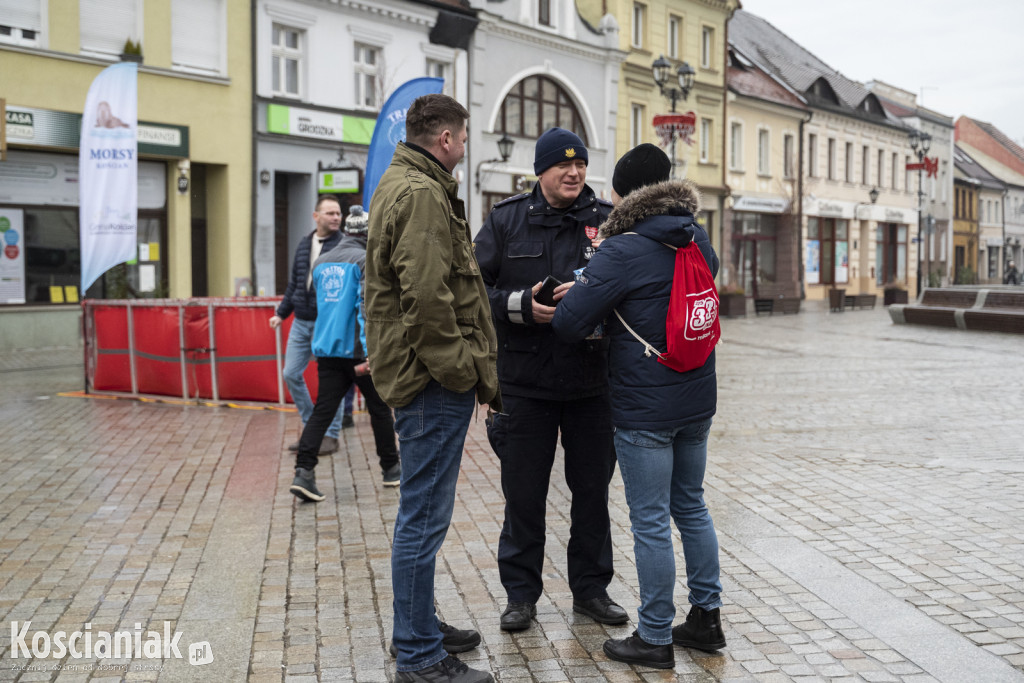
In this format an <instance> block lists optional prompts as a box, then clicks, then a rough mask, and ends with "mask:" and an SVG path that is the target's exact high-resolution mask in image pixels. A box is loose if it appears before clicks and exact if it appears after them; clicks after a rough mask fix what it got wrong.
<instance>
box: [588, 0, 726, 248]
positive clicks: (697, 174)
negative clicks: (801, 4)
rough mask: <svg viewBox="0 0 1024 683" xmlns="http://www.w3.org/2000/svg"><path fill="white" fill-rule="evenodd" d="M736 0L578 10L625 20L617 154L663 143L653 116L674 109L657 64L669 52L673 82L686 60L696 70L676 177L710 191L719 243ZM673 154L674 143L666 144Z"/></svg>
mask: <svg viewBox="0 0 1024 683" xmlns="http://www.w3.org/2000/svg"><path fill="white" fill-rule="evenodd" d="M738 5H739V3H738V2H736V0H676V1H675V2H665V1H664V0H642V1H640V0H580V1H579V2H578V6H579V10H580V13H581V14H582V16H583V17H584V18H585V19H586V20H587V21H588V22H590V23H591V24H592V25H594V26H597V25H598V24H599V23H600V22H601V19H602V15H603V14H610V15H611V16H612V17H614V18H615V21H616V22H617V23H618V25H619V48H620V49H621V50H623V51H624V52H626V53H627V57H626V59H625V61H624V62H623V64H622V71H621V75H620V80H619V93H618V115H617V119H616V135H615V139H616V147H615V158H616V159H617V158H618V157H620V156H622V155H623V154H624V153H625V152H626V151H628V150H629V149H632V148H633V147H635V146H636V145H638V144H640V143H642V142H650V143H654V144H659V143H660V142H661V141H660V140H659V139H658V136H657V134H656V133H655V129H654V124H653V118H654V116H655V115H658V114H668V113H670V111H671V107H672V101H671V100H670V99H669V98H668V97H666V96H665V95H663V94H662V92H661V90H660V89H659V87H658V85H657V84H656V83H655V81H654V76H653V73H652V68H651V67H652V64H653V63H654V61H655V60H657V59H658V58H659V57H661V56H664V57H665V59H667V60H668V61H669V62H670V64H671V67H670V69H669V81H668V83H667V85H673V84H675V82H676V78H675V74H676V70H677V68H678V67H679V66H680V65H682V64H683V63H684V62H685V63H687V64H689V65H690V66H691V67H692V68H693V70H694V72H695V75H694V84H693V88H692V89H691V91H690V92H689V93H688V94H687V97H686V99H682V98H679V99H677V101H676V102H675V110H676V112H677V113H689V112H692V113H693V118H694V125H693V132H692V133H690V135H688V136H686V137H687V139H683V140H677V141H676V143H675V153H674V154H675V162H676V166H675V177H677V178H687V179H690V180H693V181H694V182H695V183H697V185H698V186H699V187H700V189H701V192H702V193H703V195H704V211H703V212H702V215H701V216H700V218H701V223H702V224H703V225H704V226H705V227H706V228H707V230H708V233H709V234H710V235H711V239H712V243H713V244H714V245H715V247H716V248H718V247H719V246H720V244H721V235H722V232H721V217H722V209H723V205H722V202H723V199H724V197H725V195H726V188H725V182H724V177H723V172H724V165H723V155H724V138H723V135H722V127H723V121H724V115H725V72H726V66H727V61H726V45H727V44H728V38H727V35H726V25H727V22H728V20H729V17H730V16H731V15H732V13H733V12H734V11H735V10H736V8H737V7H738ZM664 149H665V152H666V153H668V154H669V155H670V156H671V155H672V149H671V148H670V147H665V148H664Z"/></svg>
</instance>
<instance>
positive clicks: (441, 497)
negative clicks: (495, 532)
mask: <svg viewBox="0 0 1024 683" xmlns="http://www.w3.org/2000/svg"><path fill="white" fill-rule="evenodd" d="M475 412H476V392H475V391H474V390H470V391H467V392H465V393H461V394H460V393H456V392H454V391H449V390H448V389H445V388H444V387H442V386H441V385H440V384H438V383H437V382H436V381H434V380H431V381H430V382H428V383H427V386H425V387H423V391H421V392H420V393H419V394H417V395H416V397H415V398H414V399H413V400H412V401H411V402H410V403H409V404H408V405H405V406H402V407H401V408H395V426H396V427H397V428H398V438H399V439H401V442H402V483H401V489H400V490H401V495H400V497H399V502H398V515H397V516H396V518H395V535H394V542H393V543H392V546H391V587H392V590H393V592H394V603H393V604H394V609H395V621H394V633H393V638H392V639H393V640H394V643H395V647H396V648H398V660H397V662H396V663H395V668H396V670H398V671H418V670H420V669H425V668H426V667H428V666H433V665H434V664H436V663H438V662H439V661H441V660H442V659H444V658H445V657H446V656H447V655H446V653H445V651H444V647H443V645H442V638H443V636H442V635H441V631H440V630H439V629H438V624H437V615H436V614H435V613H434V569H435V567H436V564H437V559H436V558H437V552H438V551H439V550H440V549H441V544H442V543H443V542H444V538H445V536H446V535H447V533H448V527H449V525H450V524H451V521H452V512H453V511H454V509H455V485H456V483H457V482H458V480H459V466H460V465H461V463H462V451H463V448H464V447H465V443H466V430H467V429H468V428H469V421H470V419H472V417H473V414H474V413H475Z"/></svg>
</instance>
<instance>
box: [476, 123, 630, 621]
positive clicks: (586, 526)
mask: <svg viewBox="0 0 1024 683" xmlns="http://www.w3.org/2000/svg"><path fill="white" fill-rule="evenodd" d="M588 160H589V156H588V154H587V148H586V147H585V146H584V144H583V141H582V140H581V139H580V138H579V136H577V135H576V134H574V133H572V132H570V131H568V130H564V129H561V128H550V129H548V130H547V131H546V132H545V133H544V134H543V135H541V136H540V138H538V140H537V145H536V150H535V156H534V166H533V167H534V172H535V173H536V174H537V176H538V181H537V185H536V187H534V189H533V192H531V193H529V194H522V195H518V196H515V197H512V198H510V199H506V200H504V201H502V202H500V203H498V204H496V205H495V207H494V210H493V211H491V214H490V215H489V216H488V217H487V220H486V222H485V223H484V226H483V228H481V229H480V232H479V233H478V234H477V236H476V240H475V244H474V247H475V249H476V257H477V261H478V262H479V264H480V272H481V274H482V275H483V279H484V284H485V285H487V294H488V296H489V298H490V302H491V311H492V313H493V316H494V323H495V328H496V330H497V333H498V380H499V382H500V384H501V395H502V403H503V410H504V412H502V413H500V414H498V415H495V416H493V418H492V419H491V420H490V424H489V425H488V430H487V433H488V438H489V440H490V442H491V446H492V447H493V448H494V451H495V453H496V454H497V456H498V458H499V460H500V461H501V488H502V491H503V492H504V494H505V523H504V526H503V527H502V530H501V538H500V540H499V543H498V569H499V573H500V576H501V583H502V585H503V586H504V587H505V592H506V594H507V596H508V607H507V608H506V609H505V611H504V613H502V615H501V628H502V630H505V631H521V630H524V629H527V628H529V627H530V623H531V620H532V619H533V618H534V617H535V616H536V613H537V610H536V602H537V600H538V599H539V598H540V595H541V592H542V591H543V579H542V578H541V570H542V567H543V564H544V540H545V523H544V518H545V510H546V506H547V496H548V482H549V480H550V477H551V469H552V465H553V463H554V458H555V448H556V446H557V443H558V435H559V432H561V437H562V446H563V448H564V450H565V480H566V483H567V484H568V486H569V490H570V491H571V493H572V507H571V509H570V512H569V514H570V520H571V526H570V537H569V545H568V548H567V559H568V575H569V587H570V589H571V590H572V594H573V610H574V611H576V612H578V613H581V614H584V615H586V616H589V617H591V618H592V619H595V620H597V621H600V622H602V623H605V624H622V623H625V622H626V621H627V619H628V616H627V615H626V611H625V610H623V609H622V608H621V607H620V606H619V605H617V604H615V603H614V602H613V601H612V600H611V599H610V598H609V597H608V593H607V587H608V584H609V582H611V579H612V573H613V570H612V544H611V533H610V530H609V522H608V483H609V482H610V481H611V477H612V472H613V471H614V469H615V451H614V446H613V444H612V426H611V412H610V406H609V398H608V362H607V341H606V340H605V339H603V338H601V335H600V334H599V333H597V331H595V334H594V335H592V338H589V339H586V340H584V341H582V342H579V343H573V344H569V343H565V342H562V341H559V340H558V338H557V337H555V334H554V332H553V331H552V328H551V325H550V322H551V318H552V316H554V313H555V308H554V306H556V305H557V302H558V301H559V300H560V299H561V298H562V296H564V294H565V291H566V290H567V289H568V288H569V287H570V286H571V284H572V283H573V277H574V271H576V270H577V269H580V268H583V267H584V266H585V265H586V264H587V261H588V259H589V258H590V257H591V256H592V255H593V254H594V248H593V246H592V245H591V241H592V240H593V239H594V237H596V235H597V227H598V226H599V225H600V224H601V223H602V222H604V220H605V218H607V216H608V214H609V213H610V212H611V209H612V205H611V202H608V201H605V200H602V199H599V198H598V197H597V196H596V195H595V193H594V191H593V190H592V189H591V188H590V186H588V185H586V184H585V181H586V177H587V162H588ZM548 276H552V277H554V278H555V279H557V280H559V281H561V283H562V284H560V285H558V286H557V287H556V288H555V289H554V297H553V299H554V301H553V303H552V302H551V301H550V300H549V303H551V305H544V304H543V303H540V302H538V301H537V300H536V299H535V298H534V295H537V294H538V293H539V292H540V290H541V286H542V282H543V281H544V280H545V278H547V277H548ZM542 298H544V297H542Z"/></svg>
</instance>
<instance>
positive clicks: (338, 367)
mask: <svg viewBox="0 0 1024 683" xmlns="http://www.w3.org/2000/svg"><path fill="white" fill-rule="evenodd" d="M362 362H363V361H362V359H359V360H356V359H353V358H327V357H324V358H317V359H316V365H317V379H318V380H319V382H320V388H319V389H318V390H317V396H316V405H314V406H313V414H312V415H310V416H309V420H308V421H307V422H306V426H305V428H304V429H303V430H302V436H301V437H300V438H299V452H298V455H297V456H296V458H295V466H296V467H303V468H305V469H307V470H311V469H313V468H314V467H316V455H317V453H318V452H319V451H320V443H321V442H322V441H323V440H324V434H326V433H327V427H328V426H329V425H330V424H331V420H333V419H334V416H335V414H336V413H337V412H338V406H339V405H341V399H343V398H344V397H345V392H347V391H348V390H349V387H351V386H352V384H353V383H355V385H356V386H357V387H359V391H361V392H363V397H364V398H365V399H366V410H367V411H368V412H369V413H370V426H371V427H372V428H373V440H374V442H376V444H377V457H378V458H379V459H380V467H381V469H382V470H386V469H388V468H389V467H393V466H394V465H395V464H396V463H397V462H398V447H397V446H396V445H395V419H394V417H392V415H391V408H389V407H388V405H387V404H386V403H384V399H382V398H381V397H380V395H379V394H378V393H377V389H375V388H374V386H373V380H372V379H371V378H370V376H369V375H359V376H357V375H356V373H355V372H354V368H355V366H357V365H359V364H360V363H362Z"/></svg>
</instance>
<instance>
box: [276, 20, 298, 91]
mask: <svg viewBox="0 0 1024 683" xmlns="http://www.w3.org/2000/svg"><path fill="white" fill-rule="evenodd" d="M305 37H306V32H305V31H302V30H301V29H297V28H291V27H289V26H284V25H282V24H274V26H273V29H272V30H271V41H270V54H271V60H272V64H271V67H272V68H271V74H272V79H273V85H272V88H273V91H274V94H275V95H279V96H282V97H302V60H303V52H304V50H305V45H304V43H305Z"/></svg>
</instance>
